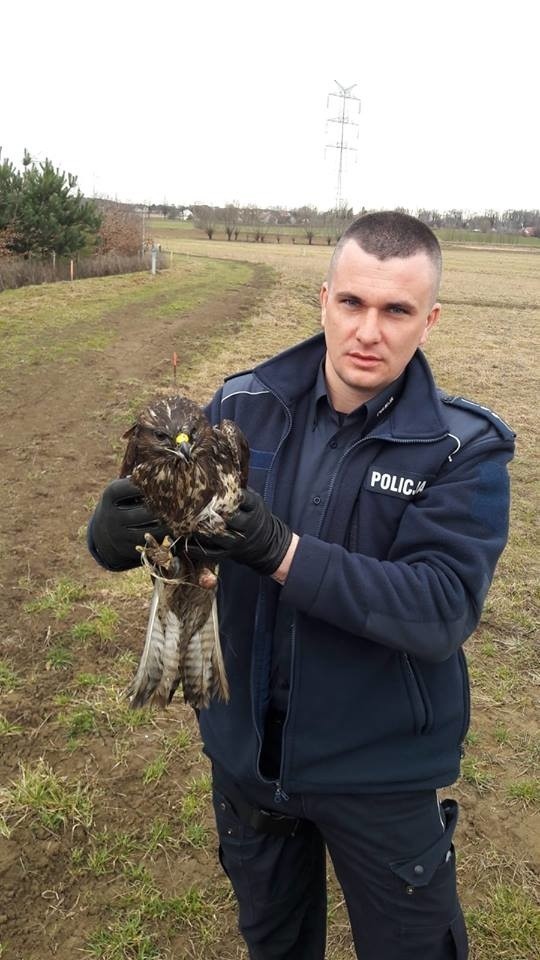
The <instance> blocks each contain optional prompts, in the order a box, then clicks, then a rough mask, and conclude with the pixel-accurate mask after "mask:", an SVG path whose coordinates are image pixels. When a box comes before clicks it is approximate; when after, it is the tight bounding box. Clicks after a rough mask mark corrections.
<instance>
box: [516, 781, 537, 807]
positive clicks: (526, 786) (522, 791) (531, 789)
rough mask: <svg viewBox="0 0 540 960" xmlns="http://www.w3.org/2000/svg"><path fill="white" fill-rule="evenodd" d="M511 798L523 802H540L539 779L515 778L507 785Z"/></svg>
mask: <svg viewBox="0 0 540 960" xmlns="http://www.w3.org/2000/svg"><path fill="white" fill-rule="evenodd" d="M508 796H509V797H510V799H511V800H522V801H523V802H524V803H525V804H529V803H539V802H540V779H539V778H534V779H532V780H517V781H516V782H515V783H511V784H510V785H509V787H508Z"/></svg>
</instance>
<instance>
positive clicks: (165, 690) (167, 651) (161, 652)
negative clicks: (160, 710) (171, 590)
mask: <svg viewBox="0 0 540 960" xmlns="http://www.w3.org/2000/svg"><path fill="white" fill-rule="evenodd" d="M179 629H180V627H179V621H178V617H177V616H176V615H175V614H174V613H173V612H172V610H171V609H170V608H169V606H168V603H167V601H166V597H165V588H164V584H163V583H162V581H161V580H156V579H154V592H153V594H152V600H151V603H150V613H149V616H148V626H147V628H146V638H145V641H144V649H143V652H142V656H141V659H140V663H139V667H138V670H137V673H136V674H135V677H134V678H133V680H132V682H131V684H130V685H129V687H128V690H127V695H128V697H129V698H130V702H131V706H132V707H143V706H144V705H145V704H147V703H155V704H157V705H159V706H165V705H166V704H167V703H168V702H169V699H170V697H169V692H170V687H171V686H172V684H173V682H174V679H175V678H176V676H177V674H178V646H179V644H178V636H179Z"/></svg>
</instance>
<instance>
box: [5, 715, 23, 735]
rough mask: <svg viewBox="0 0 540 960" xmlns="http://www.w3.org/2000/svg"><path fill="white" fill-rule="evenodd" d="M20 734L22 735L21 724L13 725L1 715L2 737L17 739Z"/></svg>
mask: <svg viewBox="0 0 540 960" xmlns="http://www.w3.org/2000/svg"><path fill="white" fill-rule="evenodd" d="M19 733H22V727H21V726H20V724H18V723H12V722H11V721H10V720H8V719H7V718H6V717H4V715H3V714H2V713H0V737H16V736H17V735H18V734H19Z"/></svg>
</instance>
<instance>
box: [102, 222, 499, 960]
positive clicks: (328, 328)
mask: <svg viewBox="0 0 540 960" xmlns="http://www.w3.org/2000/svg"><path fill="white" fill-rule="evenodd" d="M440 276H441V252H440V248H439V244H438V241H437V239H436V237H435V236H434V234H433V233H432V232H431V230H429V228H428V227H426V226H425V225H424V224H422V223H421V222H420V221H418V220H416V219H415V218H413V217H409V216H407V215H405V214H401V213H393V212H382V213H376V214H368V215H366V216H364V217H361V218H359V219H358V220H356V221H355V222H354V223H352V224H351V226H350V227H349V228H348V230H347V231H346V232H345V233H344V235H343V236H342V238H341V240H340V241H339V243H338V245H337V247H336V249H335V251H334V255H333V257H332V261H331V264H330V269H329V273H328V277H327V279H326V281H325V282H324V283H323V285H322V289H321V294H320V300H321V317H322V327H323V332H322V333H321V334H319V335H317V336H315V337H312V338H311V339H309V340H307V341H304V342H302V343H300V344H298V345H297V346H295V347H293V348H292V349H290V350H287V351H285V352H284V353H282V354H280V355H278V356H277V357H273V358H272V359H270V360H268V361H265V362H264V363H262V364H260V365H259V366H257V367H256V368H255V369H254V370H253V371H250V372H249V373H242V374H238V375H236V376H234V377H232V378H230V379H228V380H226V381H225V383H224V385H223V386H222V387H221V388H220V390H218V392H217V393H216V395H215V396H214V398H213V400H212V402H211V403H210V405H209V407H208V410H207V412H208V415H209V418H210V419H211V421H212V422H213V423H216V422H219V420H221V419H222V418H224V417H227V418H229V419H233V420H235V421H236V422H237V423H238V425H239V426H240V427H241V429H242V430H243V431H244V433H245V434H246V437H247V439H248V441H249V445H250V450H251V455H250V477H249V488H248V490H247V491H246V494H245V497H244V501H243V503H242V504H241V506H240V508H239V511H238V513H237V515H236V516H235V517H234V519H233V522H232V527H233V528H234V529H233V533H234V535H233V536H228V537H226V538H222V537H215V538H210V539H207V540H205V541H204V542H201V541H200V540H199V541H198V542H197V543H193V544H191V545H190V546H189V547H188V552H189V553H190V554H191V555H192V556H194V557H199V558H205V559H206V560H208V561H216V562H219V564H220V591H219V612H220V634H221V640H222V645H223V647H224V656H225V662H226V669H227V673H228V678H229V684H230V688H231V698H230V702H229V703H228V704H222V703H217V702H216V703H212V704H211V706H210V707H209V709H207V710H202V711H201V713H200V716H199V721H200V728H201V735H202V739H203V743H204V749H205V752H206V753H207V755H208V756H209V757H210V759H211V761H212V768H213V777H214V806H215V812H216V822H217V828H218V833H219V838H220V859H221V863H222V865H223V868H224V870H225V871H226V873H227V875H228V876H229V878H230V880H231V883H232V885H233V887H234V890H235V893H236V896H237V898H238V903H239V924H240V930H241V932H242V935H243V936H244V938H245V940H246V942H247V944H248V948H249V955H250V957H251V958H252V960H322V958H323V957H324V953H325V937H326V927H325V924H326V867H325V854H326V850H328V852H329V854H330V856H331V858H332V861H333V864H334V867H335V871H336V875H337V878H338V881H339V883H340V884H341V887H342V889H343V893H344V897H345V900H346V903H347V908H348V911H349V916H350V921H351V927H352V932H353V937H354V942H355V945H356V949H357V952H358V956H359V957H361V958H362V960H413V958H414V960H419V958H421V960H456V958H457V960H465V958H466V957H467V935H466V930H465V925H464V920H463V915H462V912H461V908H460V905H459V901H458V898H457V893H456V879H455V853H454V847H453V844H452V837H453V834H454V830H455V826H456V821H457V813H458V811H457V804H456V803H455V801H453V800H451V799H443V800H441V799H440V797H439V795H438V790H440V788H442V787H445V786H447V785H449V784H451V783H452V782H453V781H454V780H455V779H456V777H457V776H458V774H459V762H460V756H461V751H462V743H463V740H464V737H465V734H466V731H467V727H468V723H469V686H468V678H467V668H466V662H465V657H464V654H463V649H462V648H463V644H464V642H465V640H466V639H467V637H468V636H470V634H471V633H472V631H473V630H474V628H475V626H476V625H477V623H478V620H479V617H480V614H481V610H482V605H483V602H484V599H485V596H486V593H487V590H488V587H489V584H490V582H491V579H492V576H493V572H494V569H495V565H496V562H497V559H498V557H499V555H500V553H501V551H502V549H503V547H504V545H505V542H506V537H507V523H508V477H507V469H506V468H507V463H508V461H509V460H510V459H511V457H512V455H513V443H514V436H513V433H512V431H511V430H510V429H509V428H508V427H507V426H506V425H505V424H504V423H503V421H502V420H500V418H499V417H497V416H496V414H494V413H492V412H491V411H489V410H488V409H486V408H485V407H483V406H479V405H477V404H475V403H473V402H471V401H468V400H465V399H463V398H460V397H451V396H447V395H445V394H443V393H442V392H441V391H439V390H438V389H437V387H436V385H435V383H434V380H433V376H432V373H431V370H430V368H429V365H428V363H427V361H426V359H425V357H424V354H423V352H422V349H421V348H422V347H423V345H424V344H425V342H426V340H427V338H428V336H429V335H430V333H431V331H432V330H433V328H434V326H435V324H436V323H437V321H438V319H439V315H440V304H439V302H438V300H437V295H438V289H439V283H440ZM156 522H157V521H155V518H152V517H151V516H149V515H148V513H147V512H146V508H145V507H144V504H142V502H141V500H140V498H139V497H138V492H137V490H136V488H133V486H132V484H131V483H130V481H129V480H122V481H115V482H114V483H112V484H111V485H110V486H109V487H108V488H107V490H106V491H105V493H104V496H103V498H102V500H101V501H100V504H98V507H97V509H96V512H95V515H94V518H93V521H92V523H91V526H90V530H89V543H90V548H91V550H92V552H93V554H94V556H96V559H98V560H99V561H100V562H101V563H103V564H104V565H105V566H108V567H109V568H110V569H126V568H127V567H128V566H133V565H135V564H136V563H137V559H138V555H137V553H136V551H135V545H136V543H139V542H141V539H142V531H143V530H144V529H148V528H149V526H148V525H149V524H151V523H156Z"/></svg>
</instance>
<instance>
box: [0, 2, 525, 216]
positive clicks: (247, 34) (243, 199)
mask: <svg viewBox="0 0 540 960" xmlns="http://www.w3.org/2000/svg"><path fill="white" fill-rule="evenodd" d="M317 9H320V10H321V11H322V12H320V13H317V12H316V11H317ZM537 9H538V3H537V2H536V0H512V2H509V0H505V2H502V3H501V2H495V0H485V2H484V0H466V2H464V0H429V2H428V0H369V2H366V0H355V2H349V0H331V2H324V0H322V2H321V3H320V4H319V3H315V0H310V2H304V0H286V2H284V0H271V2H262V0H259V2H257V0H250V2H249V0H220V2H216V0H206V2H205V0H198V2H197V0H190V2H189V3H187V2H185V0H156V2H153V3H152V2H149V0H146V2H144V3H143V2H140V0H107V2H104V0H92V2H87V0H69V2H68V0H46V2H44V0H24V2H23V3H20V4H15V3H14V2H12V3H9V6H8V3H7V0H4V2H3V3H2V11H1V15H0V31H1V36H2V44H1V51H2V52H1V62H2V93H1V94H0V145H1V146H2V148H3V149H2V159H5V157H9V159H11V160H13V161H14V162H15V163H16V164H19V162H20V160H21V158H22V152H23V148H24V147H27V148H28V149H29V151H30V153H31V155H32V156H34V157H36V158H38V159H44V158H45V157H49V158H50V159H51V160H52V161H53V162H54V164H55V165H56V166H59V167H61V168H62V169H66V170H69V171H71V172H72V173H75V174H76V175H77V176H78V178H79V185H80V187H81V189H82V190H83V192H84V193H86V194H87V195H92V194H93V193H96V194H99V195H107V196H110V197H113V198H117V199H119V200H128V201H137V202H147V203H152V202H154V203H161V202H163V201H166V202H169V203H176V204H190V203H194V202H197V201H199V202H205V203H210V204H219V205H222V204H224V203H226V202H229V201H230V202H234V201H236V202H239V203H241V204H248V203H253V204H256V205H258V206H270V205H280V206H283V207H294V206H299V205H302V204H313V205H315V206H317V207H319V208H320V209H326V208H330V207H332V206H333V205H334V204H335V201H336V193H337V172H338V155H339V151H338V150H337V149H332V148H331V147H328V146H327V145H328V144H335V143H336V142H338V140H339V136H340V126H339V124H337V123H331V122H328V121H329V119H330V118H331V117H336V116H338V115H339V114H340V110H341V103H340V102H339V101H338V100H337V99H336V98H331V101H330V105H329V106H328V105H327V98H328V94H329V93H331V92H337V90H338V87H337V86H336V84H335V81H336V80H337V81H339V83H341V84H342V85H343V86H345V87H349V86H352V85H353V84H355V85H356V86H355V87H354V90H353V91H352V92H353V93H354V94H355V95H356V96H358V97H359V98H360V101H361V110H360V113H359V114H358V113H356V112H355V108H356V109H357V107H358V104H355V103H353V104H352V105H351V110H350V114H349V117H350V120H351V121H355V122H357V123H358V127H357V128H355V127H354V126H353V125H352V122H351V123H350V124H349V125H348V126H347V128H346V131H347V136H346V140H345V144H346V145H348V146H350V147H354V148H356V151H357V152H355V151H353V150H348V151H346V152H345V169H344V174H343V184H342V195H343V197H344V198H345V199H346V200H347V201H348V203H349V205H351V206H353V207H354V209H355V211H356V210H358V209H359V208H360V207H362V206H366V207H370V208H372V207H380V208H387V207H393V206H397V205H400V206H404V207H408V208H412V209H416V208H418V207H435V208H438V209H440V210H443V209H450V208H452V207H457V208H461V209H466V210H483V209H487V208H495V209H498V210H503V209H505V208H508V207H515V208H529V209H530V208H538V207H540V196H539V182H540V177H539V167H540V162H539V155H540V151H539V146H540V143H539V140H540V133H539V106H538V86H539V80H538V76H539V75H538V35H539V30H538V19H539V17H538V16H537V14H536V13H535V10H537Z"/></svg>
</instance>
